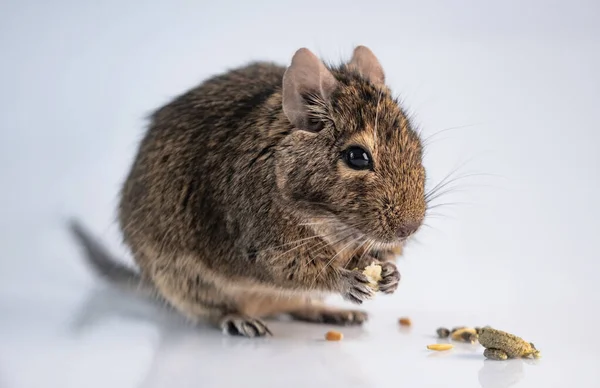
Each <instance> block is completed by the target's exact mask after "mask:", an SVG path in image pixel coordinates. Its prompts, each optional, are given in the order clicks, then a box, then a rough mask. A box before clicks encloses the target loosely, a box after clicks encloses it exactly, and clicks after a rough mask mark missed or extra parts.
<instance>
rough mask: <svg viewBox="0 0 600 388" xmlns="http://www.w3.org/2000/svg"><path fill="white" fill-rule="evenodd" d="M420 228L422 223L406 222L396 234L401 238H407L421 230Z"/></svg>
mask: <svg viewBox="0 0 600 388" xmlns="http://www.w3.org/2000/svg"><path fill="white" fill-rule="evenodd" d="M419 226H421V223H420V222H417V221H410V222H406V223H404V224H402V225H401V226H400V227H399V228H398V231H397V232H396V234H397V235H398V237H399V238H407V237H408V236H410V235H411V234H413V233H414V232H416V231H417V229H419Z"/></svg>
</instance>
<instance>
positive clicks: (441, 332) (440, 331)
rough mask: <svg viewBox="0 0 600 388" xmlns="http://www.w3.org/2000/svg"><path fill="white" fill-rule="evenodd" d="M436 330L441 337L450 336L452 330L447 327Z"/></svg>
mask: <svg viewBox="0 0 600 388" xmlns="http://www.w3.org/2000/svg"><path fill="white" fill-rule="evenodd" d="M436 332H437V335H438V337H439V338H448V336H449V335H450V330H448V329H446V328H445V327H440V328H439V329H437V331H436Z"/></svg>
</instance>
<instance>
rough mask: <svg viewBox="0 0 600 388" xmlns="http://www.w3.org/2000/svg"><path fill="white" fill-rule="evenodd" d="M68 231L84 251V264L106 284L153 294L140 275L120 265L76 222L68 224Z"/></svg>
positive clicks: (151, 288)
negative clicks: (106, 282) (105, 281)
mask: <svg viewBox="0 0 600 388" xmlns="http://www.w3.org/2000/svg"><path fill="white" fill-rule="evenodd" d="M69 229H70V230H71V232H72V233H73V235H74V237H75V239H76V240H77V243H78V244H79V245H80V246H81V248H82V249H83V251H84V254H85V257H86V262H87V264H88V265H89V266H90V267H91V268H92V270H93V271H94V272H96V273H97V274H98V275H100V276H101V277H102V278H104V279H105V280H107V281H108V282H110V283H112V284H114V285H116V286H118V287H120V288H124V289H127V290H130V291H135V292H142V293H144V294H148V295H150V294H153V293H154V288H153V287H152V285H151V284H149V283H148V282H146V281H144V279H143V278H142V277H141V276H140V274H139V273H138V272H137V271H136V270H134V269H132V268H130V267H128V266H127V265H125V264H122V263H120V262H119V261H118V260H117V259H115V258H114V257H113V256H112V254H111V253H110V252H109V251H108V250H107V249H106V248H105V247H104V246H102V245H101V244H100V243H99V242H98V241H97V240H96V239H95V238H94V237H92V235H91V234H90V233H89V232H88V231H87V230H86V229H85V228H84V227H83V225H81V224H80V223H79V222H77V221H76V220H71V221H70V222H69Z"/></svg>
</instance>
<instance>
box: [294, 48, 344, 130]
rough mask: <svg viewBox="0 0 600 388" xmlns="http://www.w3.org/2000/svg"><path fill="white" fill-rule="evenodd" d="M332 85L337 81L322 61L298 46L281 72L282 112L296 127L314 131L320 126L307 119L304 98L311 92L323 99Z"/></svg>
mask: <svg viewBox="0 0 600 388" xmlns="http://www.w3.org/2000/svg"><path fill="white" fill-rule="evenodd" d="M336 87H337V80H336V79H335V77H334V76H333V74H331V72H330V71H329V69H328V68H327V67H326V66H325V65H324V64H323V62H321V60H320V59H319V58H317V57H316V56H315V54H313V53H312V52H311V51H310V50H308V49H306V48H301V49H299V50H298V51H296V53H295V54H294V56H293V58H292V63H291V65H290V66H289V67H288V68H287V70H286V71H285V74H284V75H283V102H282V103H283V112H284V113H285V115H286V116H287V118H288V120H290V122H291V123H292V124H293V125H294V126H295V127H296V128H298V129H301V130H305V131H311V132H316V131H318V130H320V129H321V128H322V126H319V125H315V123H313V122H312V121H311V117H310V114H309V111H308V108H307V101H306V99H305V97H307V96H309V95H314V96H316V97H320V98H322V99H323V100H327V99H328V98H329V97H331V94H332V93H333V91H334V90H335V88H336Z"/></svg>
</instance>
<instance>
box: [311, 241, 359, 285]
mask: <svg viewBox="0 0 600 388" xmlns="http://www.w3.org/2000/svg"><path fill="white" fill-rule="evenodd" d="M361 238H363V237H362V236H361V237H357V238H355V239H354V240H352V241H350V242H349V243H348V244H346V245H344V247H343V248H342V249H340V250H339V251H338V252H337V253H336V254H335V255H333V257H332V258H331V259H330V260H329V261H328V262H327V264H325V266H324V267H323V268H321V270H320V271H319V272H318V273H317V275H316V276H315V279H314V280H313V282H312V283H311V285H310V288H311V289H312V287H313V286H314V284H315V283H316V281H317V279H318V278H319V276H321V274H322V273H323V271H325V270H326V269H327V267H328V266H329V265H330V264H331V263H332V262H333V260H335V258H336V257H338V256H339V254H340V253H342V252H343V251H344V250H346V248H348V247H349V246H350V245H352V244H354V243H356V242H357V241H358V240H360V239H361Z"/></svg>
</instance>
